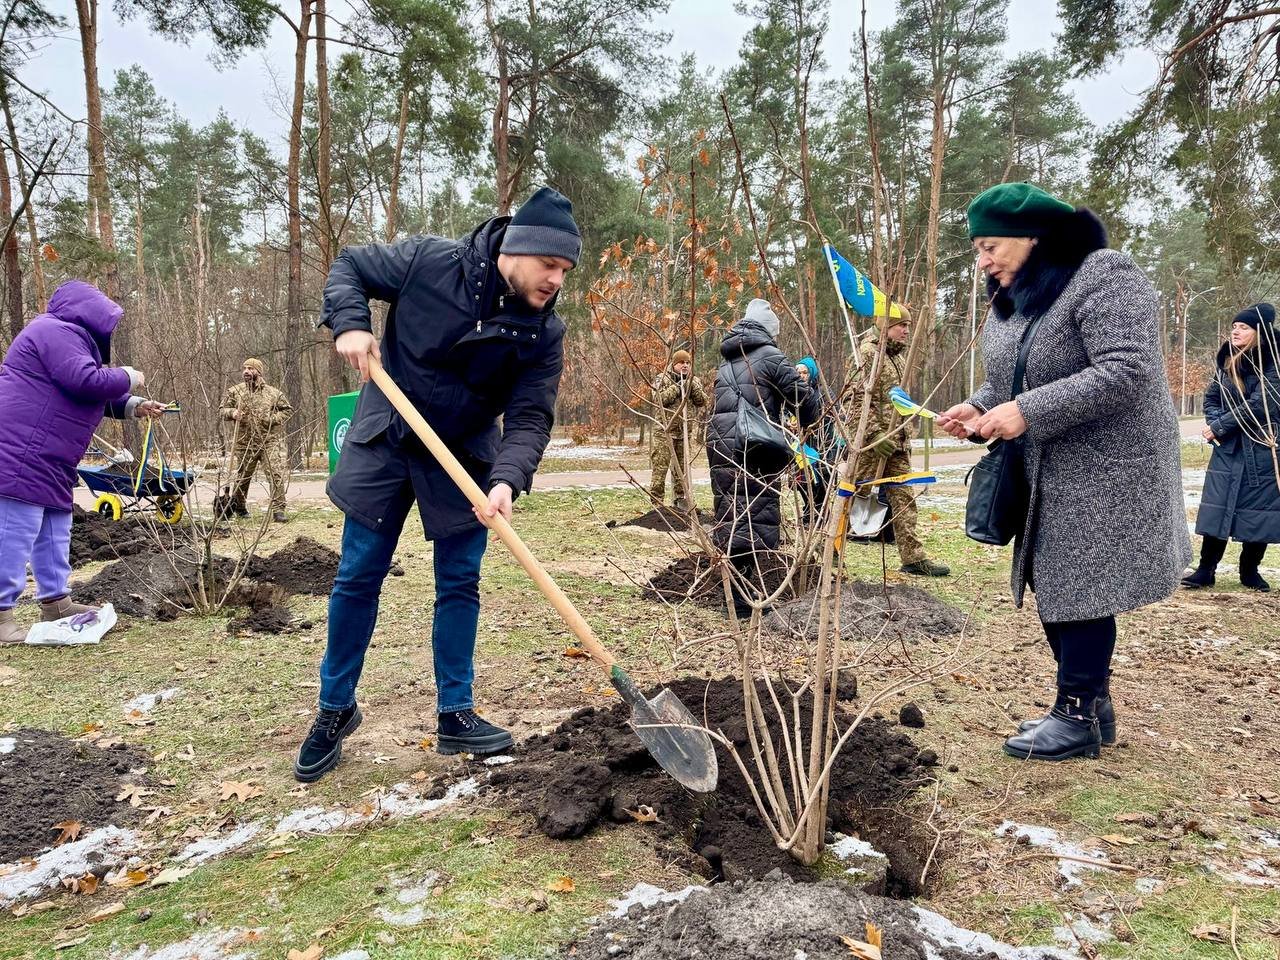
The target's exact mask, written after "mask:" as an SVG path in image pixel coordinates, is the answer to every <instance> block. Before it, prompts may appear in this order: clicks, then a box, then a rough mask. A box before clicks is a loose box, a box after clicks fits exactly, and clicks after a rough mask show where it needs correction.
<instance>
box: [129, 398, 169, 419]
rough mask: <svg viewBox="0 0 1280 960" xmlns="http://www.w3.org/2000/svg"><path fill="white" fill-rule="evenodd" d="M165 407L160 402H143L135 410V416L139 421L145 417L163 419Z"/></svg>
mask: <svg viewBox="0 0 1280 960" xmlns="http://www.w3.org/2000/svg"><path fill="white" fill-rule="evenodd" d="M164 411H165V405H164V404H163V403H161V402H160V401H159V400H143V401H142V402H141V403H140V404H138V406H137V407H135V408H134V411H133V415H134V416H135V417H137V418H139V419H141V418H143V417H152V418H155V417H161V416H164Z"/></svg>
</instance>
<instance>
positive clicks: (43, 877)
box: [0, 826, 139, 907]
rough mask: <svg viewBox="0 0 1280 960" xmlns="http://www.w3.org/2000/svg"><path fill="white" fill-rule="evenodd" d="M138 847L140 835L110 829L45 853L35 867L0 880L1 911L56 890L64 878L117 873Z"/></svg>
mask: <svg viewBox="0 0 1280 960" xmlns="http://www.w3.org/2000/svg"><path fill="white" fill-rule="evenodd" d="M138 846H139V840H138V835H137V834H136V833H134V832H133V831H132V830H121V829H120V828H119V827H114V826H108V827H99V828H98V829H97V830H94V831H93V832H92V833H90V834H88V835H87V836H83V837H81V838H80V839H79V840H73V841H71V842H70V843H64V844H63V845H62V846H60V847H54V848H53V849H52V850H46V851H45V852H44V853H42V854H40V856H38V857H36V858H35V864H34V866H32V865H21V866H19V867H18V870H17V872H15V873H10V874H8V875H7V876H2V877H0V907H8V906H10V905H11V904H14V903H16V902H18V901H19V900H25V899H27V898H29V897H33V896H36V895H37V894H40V893H43V892H44V891H45V890H49V889H51V888H53V887H56V886H57V885H58V884H59V883H60V882H61V881H62V878H63V877H79V876H82V875H83V874H85V873H87V872H88V871H89V870H100V869H101V868H104V867H105V868H106V869H108V870H112V869H115V868H116V867H119V866H121V865H122V864H124V863H125V862H126V861H127V860H128V859H129V858H130V857H131V856H132V855H133V854H134V852H135V851H136V850H137V849H138ZM24 866H25V867H26V868H25V869H24Z"/></svg>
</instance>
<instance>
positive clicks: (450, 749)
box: [436, 710, 516, 756]
mask: <svg viewBox="0 0 1280 960" xmlns="http://www.w3.org/2000/svg"><path fill="white" fill-rule="evenodd" d="M436 722H437V728H436V753H442V754H444V755H445V756H452V755H453V754H455V753H472V754H476V755H484V754H488V753H501V752H502V751H503V750H510V749H511V748H512V747H514V746H515V744H516V742H515V740H513V739H512V738H511V734H509V733H507V731H505V730H503V729H502V728H501V727H495V726H494V725H493V724H492V723H490V722H489V721H488V720H485V719H484V718H483V717H480V716H479V715H477V714H476V712H475V711H474V710H451V711H450V712H448V713H441V714H438V715H437V716H436Z"/></svg>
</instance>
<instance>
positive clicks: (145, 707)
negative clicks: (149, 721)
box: [123, 687, 182, 713]
mask: <svg viewBox="0 0 1280 960" xmlns="http://www.w3.org/2000/svg"><path fill="white" fill-rule="evenodd" d="M181 692H182V691H181V689H180V688H178V687H168V688H166V689H164V690H157V691H156V692H155V693H140V694H138V695H137V696H136V697H134V698H133V699H132V700H130V701H129V702H128V703H126V704H125V705H124V708H123V709H124V712H125V713H133V712H134V711H137V712H138V713H150V712H151V711H152V710H154V709H155V708H156V707H157V706H159V705H160V704H162V703H165V702H166V701H169V700H172V699H173V698H174V697H176V696H177V695H178V694H179V693H181Z"/></svg>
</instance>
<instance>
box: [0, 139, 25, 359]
mask: <svg viewBox="0 0 1280 960" xmlns="http://www.w3.org/2000/svg"><path fill="white" fill-rule="evenodd" d="M15 160H16V156H15ZM12 220H13V185H12V182H11V181H10V179H9V161H8V159H7V158H6V156H5V151H4V150H0V223H2V224H4V225H5V229H6V230H8V225H9V223H10V221H12ZM3 260H4V293H5V297H4V302H5V313H6V314H8V318H9V339H10V341H12V340H13V338H14V337H16V336H17V335H18V334H20V333H21V332H22V268H21V267H20V266H19V265H18V231H17V230H9V238H8V239H7V240H5V242H4V250H3Z"/></svg>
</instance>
